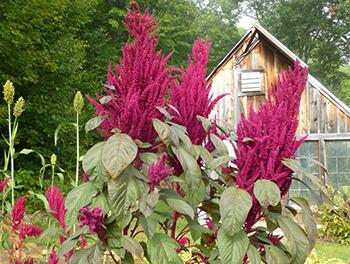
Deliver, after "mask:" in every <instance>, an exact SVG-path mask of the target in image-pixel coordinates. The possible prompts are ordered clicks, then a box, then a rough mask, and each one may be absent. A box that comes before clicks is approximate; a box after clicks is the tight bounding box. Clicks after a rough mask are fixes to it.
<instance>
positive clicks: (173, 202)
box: [166, 198, 194, 219]
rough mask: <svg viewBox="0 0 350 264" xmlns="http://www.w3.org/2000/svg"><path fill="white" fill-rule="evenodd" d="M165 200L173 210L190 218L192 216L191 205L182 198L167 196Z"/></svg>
mask: <svg viewBox="0 0 350 264" xmlns="http://www.w3.org/2000/svg"><path fill="white" fill-rule="evenodd" d="M166 202H167V204H168V205H169V206H170V207H171V208H173V209H174V210H175V211H177V212H179V213H181V214H184V215H188V216H189V217H191V218H192V219H193V218H194V211H193V209H192V207H191V206H190V205H189V204H188V203H186V202H185V201H184V200H181V199H172V198H169V199H166Z"/></svg>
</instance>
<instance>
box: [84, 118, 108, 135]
mask: <svg viewBox="0 0 350 264" xmlns="http://www.w3.org/2000/svg"><path fill="white" fill-rule="evenodd" d="M106 118H107V116H96V117H94V118H91V119H90V120H89V121H87V122H86V124H85V132H86V133H88V132H89V131H91V130H94V129H95V128H97V127H98V126H99V125H101V124H102V122H103V121H105V119H106Z"/></svg>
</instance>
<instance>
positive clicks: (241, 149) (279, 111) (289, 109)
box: [234, 61, 307, 229]
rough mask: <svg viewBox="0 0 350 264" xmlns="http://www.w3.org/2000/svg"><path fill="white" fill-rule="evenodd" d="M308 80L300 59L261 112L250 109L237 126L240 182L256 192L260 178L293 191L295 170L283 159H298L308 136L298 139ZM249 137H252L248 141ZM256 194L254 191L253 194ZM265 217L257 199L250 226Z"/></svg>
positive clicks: (281, 81) (272, 90)
mask: <svg viewBox="0 0 350 264" xmlns="http://www.w3.org/2000/svg"><path fill="white" fill-rule="evenodd" d="M306 81H307V69H303V68H301V66H300V63H299V62H298V61H296V62H295V64H294V68H293V69H292V68H289V69H288V70H287V72H284V73H282V74H280V76H279V79H278V81H277V84H276V85H275V86H273V87H271V88H270V90H269V94H268V98H267V101H266V102H265V103H264V104H262V105H261V106H260V108H259V110H258V111H257V112H255V111H254V109H253V107H251V108H250V113H249V117H247V118H246V117H244V115H243V114H242V119H241V121H240V123H239V124H238V126H237V138H238V140H237V148H236V149H235V152H236V156H237V159H236V160H235V161H234V162H235V164H236V165H237V167H238V174H237V176H236V178H235V179H236V184H237V186H238V187H239V188H242V189H244V190H247V191H248V192H250V193H251V194H252V192H253V186H254V183H255V182H256V181H257V180H259V179H266V180H271V181H273V182H274V183H276V184H277V185H278V186H279V188H280V190H281V195H284V194H286V193H287V191H288V190H289V187H290V185H291V182H292V171H291V170H290V169H289V168H288V167H286V166H285V165H284V164H283V163H282V160H283V159H285V158H288V159H290V158H295V153H296V151H297V149H298V147H299V146H300V145H301V144H302V142H303V141H304V139H296V137H295V133H296V130H297V127H298V115H299V105H300V98H301V95H302V93H303V91H304V89H305V85H306ZM247 138H249V139H250V140H246V139H247ZM252 195H253V194H252ZM260 217H261V207H260V205H259V204H258V202H257V201H256V199H255V198H254V199H253V208H252V209H251V212H250V214H249V216H248V220H247V223H246V228H248V229H249V228H250V227H251V226H252V225H253V224H255V223H256V222H257V221H258V220H259V218H260Z"/></svg>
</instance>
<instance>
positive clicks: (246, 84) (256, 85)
mask: <svg viewBox="0 0 350 264" xmlns="http://www.w3.org/2000/svg"><path fill="white" fill-rule="evenodd" d="M262 77H263V73H262V72H260V71H250V72H241V92H242V93H248V92H249V93H250V92H261V91H262Z"/></svg>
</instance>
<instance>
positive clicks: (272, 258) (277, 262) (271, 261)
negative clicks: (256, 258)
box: [265, 245, 290, 264]
mask: <svg viewBox="0 0 350 264" xmlns="http://www.w3.org/2000/svg"><path fill="white" fill-rule="evenodd" d="M265 250H266V263H268V264H281V263H290V258H289V257H288V256H287V255H286V253H284V252H283V250H281V249H279V248H278V247H275V246H272V245H265Z"/></svg>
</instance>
